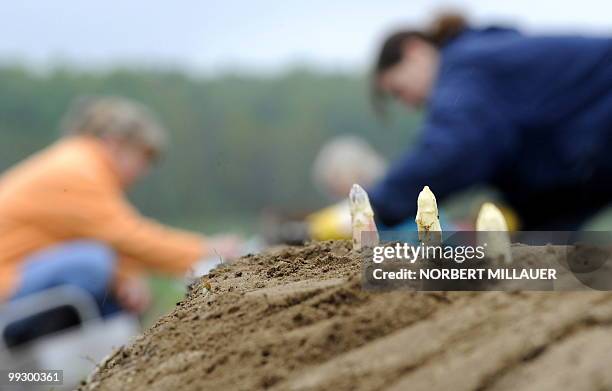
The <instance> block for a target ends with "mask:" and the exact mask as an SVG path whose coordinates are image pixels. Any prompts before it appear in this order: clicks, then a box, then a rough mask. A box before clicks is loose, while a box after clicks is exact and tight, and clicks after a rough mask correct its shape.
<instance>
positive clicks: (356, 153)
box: [312, 135, 387, 200]
mask: <svg viewBox="0 0 612 391" xmlns="http://www.w3.org/2000/svg"><path fill="white" fill-rule="evenodd" d="M386 170H387V161H386V159H385V158H384V157H383V156H382V155H381V154H379V153H378V152H377V151H376V150H375V149H374V148H373V147H372V146H371V145H370V144H368V142H367V141H366V140H364V139H363V138H361V137H358V136H355V135H342V136H338V137H336V138H334V139H332V140H331V141H329V142H328V143H326V144H325V145H324V146H323V147H322V148H321V150H320V151H319V153H318V155H317V157H316V158H315V161H314V164H313V166H312V177H313V180H314V182H315V184H316V185H317V186H318V187H319V189H320V190H321V191H322V192H323V193H325V194H326V195H327V196H329V197H331V198H332V199H334V200H340V199H345V198H346V195H347V194H348V193H349V191H350V189H351V186H353V184H354V183H359V184H360V185H362V186H364V187H369V186H371V185H374V184H375V183H376V182H378V181H379V180H380V179H381V178H382V176H383V175H384V173H385V171H386Z"/></svg>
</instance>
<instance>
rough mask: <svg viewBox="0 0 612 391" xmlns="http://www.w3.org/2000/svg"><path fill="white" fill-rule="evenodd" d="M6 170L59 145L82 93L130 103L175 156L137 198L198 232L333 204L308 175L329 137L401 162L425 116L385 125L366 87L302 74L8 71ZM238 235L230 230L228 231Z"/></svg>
mask: <svg viewBox="0 0 612 391" xmlns="http://www.w3.org/2000/svg"><path fill="white" fill-rule="evenodd" d="M0 85H1V86H2V88H0V135H1V136H0V171H4V170H6V169H7V168H9V167H10V166H11V165H13V164H15V163H16V162H18V161H20V160H21V159H23V158H25V157H27V156H28V155H30V154H31V153H33V152H35V151H37V150H39V149H41V148H43V147H45V146H46V145H48V144H49V143H51V142H53V141H54V140H55V139H57V137H58V136H59V134H60V130H59V122H60V119H61V117H62V115H63V113H64V112H65V111H66V109H67V107H68V106H69V104H70V102H71V101H72V100H73V99H75V98H76V97H78V96H80V95H121V96H125V97H128V98H132V99H136V100H138V101H141V102H143V103H144V104H146V105H148V106H150V107H151V108H152V109H153V110H155V111H156V113H157V114H158V116H159V118H160V120H161V121H162V123H163V124H164V125H165V126H166V127H167V128H168V129H169V130H170V133H171V147H170V150H169V153H168V155H167V156H166V157H165V158H164V159H163V160H162V161H161V162H160V164H159V166H158V167H157V168H156V169H155V170H154V172H153V173H152V175H151V176H150V177H148V178H147V179H146V180H144V181H143V182H142V183H141V184H139V185H138V186H137V187H136V188H135V189H134V191H133V192H132V193H131V194H130V197H131V198H132V199H133V200H134V202H135V203H136V204H137V205H138V206H139V207H140V209H141V210H142V211H143V212H144V213H145V214H147V215H150V216H153V217H156V218H159V219H161V220H163V221H166V222H170V223H178V224H181V225H188V226H192V227H195V228H206V229H209V230H215V228H216V227H217V228H218V227H220V226H223V225H226V226H227V225H228V224H230V223H239V224H242V223H245V224H246V222H248V221H250V222H252V221H254V220H256V219H257V217H258V216H259V214H260V213H261V211H262V210H264V209H266V208H268V209H270V208H271V209H275V210H282V211H295V212H301V211H307V210H310V209H313V208H316V207H320V206H322V205H324V204H325V203H326V200H325V199H324V197H323V196H322V195H321V194H319V193H318V192H317V190H316V189H315V188H314V186H313V184H312V181H311V175H310V170H311V165H312V161H313V159H314V157H315V156H316V153H317V151H318V150H319V148H320V147H321V146H322V145H323V144H324V143H325V142H326V141H328V140H329V139H330V138H332V137H334V136H336V135H340V134H345V133H353V134H357V135H360V136H362V137H364V138H366V139H367V140H369V141H370V142H371V143H372V144H373V145H374V146H375V147H376V148H377V149H378V150H380V151H381V152H383V153H384V154H385V155H387V156H389V158H392V157H394V156H396V155H397V154H398V153H400V152H401V151H402V150H404V149H406V148H408V147H409V145H410V143H411V142H412V141H413V139H414V135H415V129H416V127H417V124H418V121H419V119H420V118H419V115H418V114H403V115H400V116H395V120H394V121H392V122H391V123H389V124H383V123H381V122H380V121H378V120H377V118H376V117H375V116H374V114H373V112H372V110H371V108H370V104H369V96H368V80H367V78H366V77H365V76H363V75H357V74H332V73H320V72H316V71H314V70H309V69H294V70H292V71H290V72H286V73H284V74H280V75H277V76H270V77H257V76H248V75H239V74H228V75H224V76H217V77H196V76H193V75H189V74H186V73H183V72H179V71H160V70H143V69H116V70H108V71H82V70H76V69H71V68H57V69H55V70H52V71H47V72H44V73H37V72H34V71H32V70H29V69H27V68H25V67H21V66H9V65H5V66H2V67H0ZM230 225H231V224H230Z"/></svg>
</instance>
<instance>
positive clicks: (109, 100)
mask: <svg viewBox="0 0 612 391" xmlns="http://www.w3.org/2000/svg"><path fill="white" fill-rule="evenodd" d="M62 129H63V132H64V134H66V135H90V136H94V137H99V138H103V137H106V136H115V137H118V138H121V139H124V140H126V141H127V142H132V143H135V144H138V145H141V146H144V147H146V148H147V149H148V150H150V151H151V152H152V154H153V155H154V156H158V155H161V154H162V153H163V151H164V150H165V149H166V146H167V132H166V129H165V128H164V127H163V126H162V125H161V124H160V123H159V121H158V120H157V118H156V117H155V114H154V113H153V112H152V111H151V110H150V109H149V108H148V107H146V106H145V105H143V104H141V103H138V102H135V101H132V100H129V99H127V98H122V97H114V96H105V97H81V98H78V99H77V100H76V101H75V102H74V103H73V104H72V105H71V106H70V109H69V110H68V112H67V113H66V115H65V116H64V118H63V120H62Z"/></svg>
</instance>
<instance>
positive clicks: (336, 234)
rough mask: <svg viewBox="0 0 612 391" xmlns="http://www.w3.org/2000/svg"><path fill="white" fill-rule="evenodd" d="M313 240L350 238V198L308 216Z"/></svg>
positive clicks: (307, 219)
mask: <svg viewBox="0 0 612 391" xmlns="http://www.w3.org/2000/svg"><path fill="white" fill-rule="evenodd" d="M306 221H307V222H308V226H309V231H310V238H311V239H313V240H338V239H350V238H351V235H352V228H351V211H350V208H349V203H348V200H345V201H342V202H339V203H337V204H335V205H331V206H328V207H327V208H325V209H321V210H319V211H317V212H315V213H312V214H311V215H309V216H308V217H307V218H306Z"/></svg>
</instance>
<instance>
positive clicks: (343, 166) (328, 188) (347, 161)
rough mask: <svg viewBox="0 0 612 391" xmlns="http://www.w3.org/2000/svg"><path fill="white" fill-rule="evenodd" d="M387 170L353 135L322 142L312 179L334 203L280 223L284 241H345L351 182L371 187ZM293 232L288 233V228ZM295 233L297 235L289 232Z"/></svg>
mask: <svg viewBox="0 0 612 391" xmlns="http://www.w3.org/2000/svg"><path fill="white" fill-rule="evenodd" d="M386 168H387V162H386V160H385V159H384V158H383V157H382V156H381V155H380V154H379V153H378V152H377V151H376V150H375V149H374V148H372V146H371V145H370V144H368V142H367V141H365V140H364V139H362V138H361V137H358V136H355V135H342V136H339V137H336V138H334V139H332V140H331V141H329V142H328V143H326V144H325V145H324V146H323V147H322V148H321V150H320V151H319V154H318V155H317V157H316V158H315V161H314V164H313V166H312V177H313V180H314V183H315V184H316V185H317V186H318V187H319V189H320V190H321V191H322V192H323V193H325V194H326V195H327V196H329V197H330V198H331V199H333V200H341V201H340V202H338V203H337V204H334V205H332V206H330V207H327V208H325V209H322V210H320V211H317V212H315V213H313V214H311V215H309V216H307V217H306V221H305V222H293V223H291V224H284V225H282V227H281V228H280V230H281V231H282V232H283V233H284V234H285V236H286V237H287V238H289V237H290V238H291V240H287V238H285V240H284V241H286V242H290V243H293V242H303V241H306V240H309V239H314V240H329V239H346V238H348V237H350V235H351V216H350V210H349V204H348V200H347V198H346V197H347V194H348V193H349V190H350V189H351V186H353V184H354V183H359V184H361V185H362V186H371V185H373V184H375V183H376V182H378V181H379V180H380V178H381V177H382V176H383V175H384V173H385V171H386ZM290 226H291V227H293V228H294V229H293V230H289V227H290ZM295 230H297V232H298V234H295V233H294V232H293V231H295Z"/></svg>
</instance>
